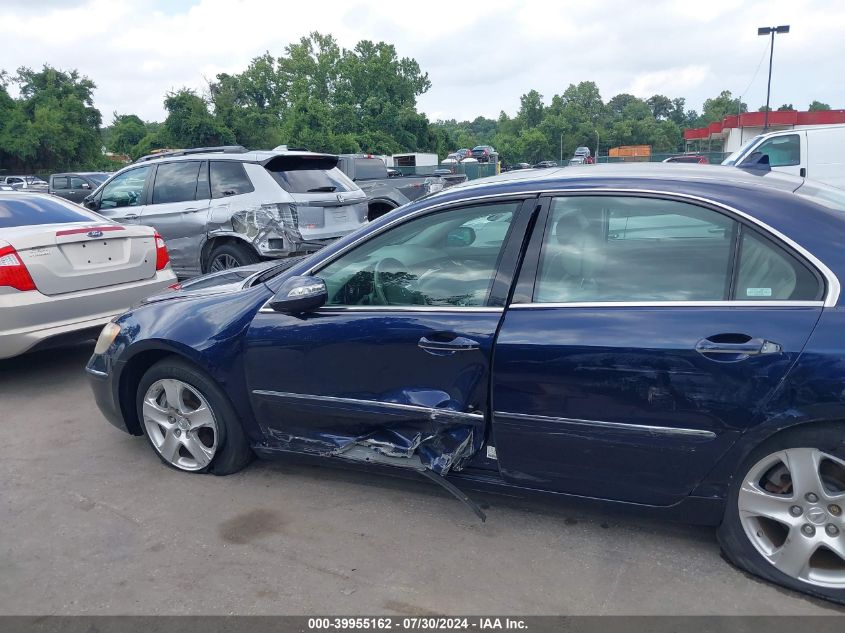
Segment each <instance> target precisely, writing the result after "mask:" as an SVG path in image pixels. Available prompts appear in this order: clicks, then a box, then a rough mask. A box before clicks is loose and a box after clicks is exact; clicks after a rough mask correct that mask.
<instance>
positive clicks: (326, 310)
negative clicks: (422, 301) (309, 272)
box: [259, 304, 505, 314]
mask: <svg viewBox="0 0 845 633" xmlns="http://www.w3.org/2000/svg"><path fill="white" fill-rule="evenodd" d="M504 310H505V309H504V308H501V307H494V306H414V305H410V306H322V307H321V308H319V309H317V310H316V312H318V313H320V314H331V313H334V312H439V313H450V312H458V313H464V312H486V313H489V314H501V313H502V312H504ZM259 312H265V313H267V312H275V310H274V309H273V308H271V307H269V304H264V305H263V306H262V307H261V309H260V310H259Z"/></svg>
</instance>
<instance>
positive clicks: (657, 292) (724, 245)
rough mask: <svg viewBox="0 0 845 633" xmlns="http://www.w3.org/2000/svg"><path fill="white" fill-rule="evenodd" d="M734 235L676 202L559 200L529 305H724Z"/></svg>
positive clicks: (717, 219) (713, 216)
mask: <svg viewBox="0 0 845 633" xmlns="http://www.w3.org/2000/svg"><path fill="white" fill-rule="evenodd" d="M736 229H737V223H736V222H735V221H734V220H732V219H731V218H729V217H727V216H724V215H721V214H720V213H717V212H715V211H712V210H710V209H705V208H702V207H697V206H694V205H691V204H687V203H684V202H677V201H674V200H659V199H654V198H634V197H610V196H607V197H604V196H602V197H599V196H594V197H588V196H584V197H570V198H557V199H555V200H554V201H553V203H552V208H551V210H550V212H549V220H548V223H547V226H546V230H545V233H544V237H543V247H542V251H541V254H540V268H539V271H538V277H537V282H536V284H535V289H534V301H536V302H539V303H570V302H596V301H627V302H634V301H642V302H646V301H721V300H724V299H726V298H727V296H728V291H729V288H730V273H731V261H732V253H733V244H734V234H735V232H736Z"/></svg>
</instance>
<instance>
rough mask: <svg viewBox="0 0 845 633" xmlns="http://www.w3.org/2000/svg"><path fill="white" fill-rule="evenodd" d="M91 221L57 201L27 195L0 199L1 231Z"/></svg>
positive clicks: (81, 212) (89, 218)
mask: <svg viewBox="0 0 845 633" xmlns="http://www.w3.org/2000/svg"><path fill="white" fill-rule="evenodd" d="M91 220H92V216H91V215H89V214H87V213H85V212H84V211H81V210H80V209H79V208H78V207H73V206H71V205H68V204H65V203H63V202H61V201H60V200H59V199H52V198H41V197H36V196H29V195H27V196H26V197H25V198H7V197H3V198H0V228H3V229H6V228H10V227H13V226H30V225H33V224H59V223H66V222H90V221H91Z"/></svg>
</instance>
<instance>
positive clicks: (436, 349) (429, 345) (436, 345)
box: [417, 336, 479, 355]
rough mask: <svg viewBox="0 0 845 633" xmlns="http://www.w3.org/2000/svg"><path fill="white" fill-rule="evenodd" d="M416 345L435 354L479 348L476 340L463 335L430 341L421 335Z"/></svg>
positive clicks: (447, 353)
mask: <svg viewBox="0 0 845 633" xmlns="http://www.w3.org/2000/svg"><path fill="white" fill-rule="evenodd" d="M417 346H418V347H419V348H420V349H421V350H424V351H426V352H428V353H429V354H435V355H451V354H454V353H455V352H469V351H472V350H476V349H478V348H479V344H478V341H473V340H472V339H471V338H466V337H463V336H456V337H455V338H453V339H451V340H449V341H432V340H431V339H430V338H428V337H426V336H423V337H422V338H421V339H420V341H419V343H417Z"/></svg>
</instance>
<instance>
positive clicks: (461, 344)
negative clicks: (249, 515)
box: [245, 199, 535, 475]
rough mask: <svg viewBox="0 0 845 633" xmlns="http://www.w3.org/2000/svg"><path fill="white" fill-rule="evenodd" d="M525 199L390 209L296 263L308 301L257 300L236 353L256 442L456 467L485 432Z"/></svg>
mask: <svg viewBox="0 0 845 633" xmlns="http://www.w3.org/2000/svg"><path fill="white" fill-rule="evenodd" d="M534 206H535V200H534V199H531V200H528V201H525V200H512V199H511V200H507V201H501V202H490V203H486V204H478V203H476V204H474V205H472V206H461V207H451V208H447V209H443V210H437V211H434V212H427V213H424V214H422V215H415V216H410V217H409V218H403V219H402V220H399V221H398V222H396V223H393V224H391V225H387V227H386V228H385V229H384V230H382V231H380V232H378V233H375V234H372V235H368V236H366V237H365V238H363V241H361V242H359V243H353V244H352V245H351V246H350V247H349V248H347V249H345V250H341V251H340V254H339V255H332V256H329V259H327V260H325V261H324V262H320V263H318V264H316V265H315V266H314V267H313V268H312V269H311V270H310V271H309V273H308V274H310V275H312V276H315V277H319V278H320V279H322V280H323V281H324V282H325V285H326V289H327V296H328V299H327V301H326V303H325V305H323V306H322V307H321V308H319V309H317V310H315V311H313V312H310V313H306V314H299V315H290V314H283V313H280V312H276V311H274V310H273V309H272V308H270V307H269V306H265V307H264V308H262V309H261V310H260V312H259V313H258V314H257V315H256V317H255V319H254V321H253V323H252V326H251V328H250V331H249V333H248V335H247V344H246V345H247V347H246V352H245V364H246V378H247V387H248V389H249V391H250V396H251V402H252V407H253V410H254V412H255V417H256V419H257V420H258V422H259V423H260V425H261V427H262V429H263V431H264V433H265V436H266V437H267V438H269V442H270V446H268V448H269V449H271V450H272V449H276V450H282V451H294V452H305V453H312V454H319V455H324V456H338V457H341V458H346V459H352V460H360V461H368V462H380V463H389V464H392V465H396V466H400V467H408V468H413V469H416V470H420V471H423V472H425V471H426V470H428V471H431V472H433V473H436V474H438V475H445V474H446V473H448V472H449V471H450V470H452V469H455V470H459V469H460V468H461V467H462V465H463V464H464V463H465V462H466V460H467V459H468V458H469V457H471V456H472V455H473V453H475V452H476V451H478V450H479V448H481V446H482V445H483V443H484V441H485V437H486V420H487V410H488V401H489V397H488V395H489V394H488V388H489V377H490V365H491V360H492V349H493V342H494V338H495V335H496V331H497V329H498V326H499V322H500V320H501V318H502V312H503V308H502V306H504V304H505V302H506V300H507V293H508V289H509V287H510V279H511V278H512V275H513V270H514V268H515V266H516V260H517V259H518V257H519V251H520V248H521V245H522V239H523V236H524V233H525V230H526V226H527V223H528V216H529V215H530V214H531V213H532V212H533V210H534Z"/></svg>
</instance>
